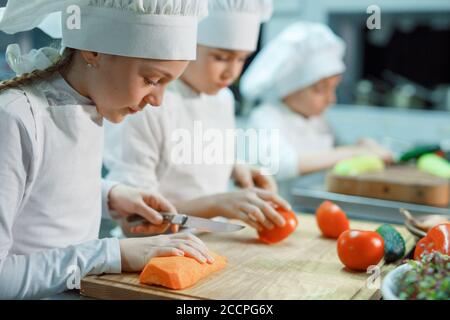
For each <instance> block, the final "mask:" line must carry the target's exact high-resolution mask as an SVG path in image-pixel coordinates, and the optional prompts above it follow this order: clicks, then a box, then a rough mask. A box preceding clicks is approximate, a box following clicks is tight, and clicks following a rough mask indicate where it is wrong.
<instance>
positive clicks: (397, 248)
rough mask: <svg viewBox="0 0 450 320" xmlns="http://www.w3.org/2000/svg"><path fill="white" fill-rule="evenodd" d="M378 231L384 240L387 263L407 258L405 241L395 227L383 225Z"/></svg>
mask: <svg viewBox="0 0 450 320" xmlns="http://www.w3.org/2000/svg"><path fill="white" fill-rule="evenodd" d="M376 231H377V232H378V234H379V235H380V236H381V237H382V238H383V240H384V260H385V261H386V262H387V263H390V262H394V261H397V260H399V259H401V258H403V257H404V256H405V250H406V249H405V239H403V237H402V235H401V234H400V233H399V232H398V231H397V230H395V228H394V227H393V226H391V225H390V224H383V225H382V226H380V227H379V228H378V229H377V230H376Z"/></svg>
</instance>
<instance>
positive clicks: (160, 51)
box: [0, 0, 208, 60]
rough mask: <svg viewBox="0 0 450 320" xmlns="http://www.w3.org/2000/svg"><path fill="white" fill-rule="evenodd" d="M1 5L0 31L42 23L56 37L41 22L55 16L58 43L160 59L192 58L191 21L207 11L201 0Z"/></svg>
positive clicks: (12, 1) (43, 0)
mask: <svg viewBox="0 0 450 320" xmlns="http://www.w3.org/2000/svg"><path fill="white" fill-rule="evenodd" d="M2 9H3V10H2V11H1V12H0V30H2V31H4V32H6V33H10V34H13V33H17V32H21V31H26V30H31V29H33V28H35V27H37V26H38V25H39V24H41V23H43V25H44V26H43V27H42V29H44V31H45V30H46V29H47V30H49V31H50V32H49V34H50V35H52V36H53V37H57V36H58V30H54V28H55V24H54V23H51V21H50V22H48V21H47V23H46V21H45V19H46V18H47V19H48V18H50V19H53V20H54V19H55V15H56V17H58V19H60V24H59V27H60V28H61V26H62V45H63V46H64V47H70V48H74V49H80V50H89V51H95V52H101V53H106V54H112V55H119V56H127V57H134V58H147V59H160V60H195V58H196V40H197V23H198V20H199V19H200V18H202V17H204V16H206V15H207V12H208V8H207V0H33V1H25V0H9V1H8V3H7V5H6V8H2ZM59 13H60V14H59ZM52 14H53V15H52ZM52 28H53V30H52Z"/></svg>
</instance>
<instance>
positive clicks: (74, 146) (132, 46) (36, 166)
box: [0, 0, 207, 299]
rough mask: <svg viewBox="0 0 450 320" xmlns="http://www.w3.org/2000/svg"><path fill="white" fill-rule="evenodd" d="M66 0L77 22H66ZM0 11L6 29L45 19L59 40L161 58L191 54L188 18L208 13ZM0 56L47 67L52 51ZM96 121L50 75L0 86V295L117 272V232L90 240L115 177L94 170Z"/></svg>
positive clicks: (35, 293) (131, 5)
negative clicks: (105, 178) (106, 177)
mask: <svg viewBox="0 0 450 320" xmlns="http://www.w3.org/2000/svg"><path fill="white" fill-rule="evenodd" d="M69 6H70V8H71V9H70V10H69ZM74 6H75V7H78V9H80V11H81V13H82V15H81V16H80V17H78V19H80V18H81V19H82V21H81V25H82V28H77V27H76V23H75V24H74V25H71V24H70V23H66V22H68V21H69V18H70V19H72V18H74V16H73V15H74V14H75V15H76V12H77V10H75V11H73V10H74ZM1 9H2V10H1V11H0V30H2V31H5V32H7V33H11V34H14V33H17V32H21V31H26V30H30V29H32V28H34V27H36V26H38V25H39V24H40V23H43V21H44V22H45V21H47V20H45V19H50V21H47V22H49V23H47V24H45V26H41V27H42V29H43V30H44V31H46V32H49V34H52V35H53V36H55V37H62V43H63V47H70V48H75V49H79V50H90V51H95V52H102V53H106V54H113V55H119V56H129V57H138V58H146V59H163V60H193V59H195V56H196V38H197V21H198V19H199V18H200V17H203V16H204V15H205V14H206V12H207V7H206V2H205V1H203V0H192V1H189V2H186V1H185V0H179V1H173V0H155V1H152V2H151V3H150V2H142V1H140V0H131V1H126V3H125V2H124V1H122V0H71V1H62V0H61V1H55V0H35V1H32V2H31V1H29V2H26V1H25V2H24V1H22V0H9V1H8V3H7V7H6V9H4V8H1ZM61 12H62V14H61ZM54 19H59V23H56V24H55V23H53V22H54ZM71 21H72V22H73V21H74V20H71ZM58 28H59V30H57V29H58ZM6 57H7V61H8V63H9V64H10V66H11V67H12V69H13V70H14V71H15V72H16V74H18V75H20V74H22V73H27V72H32V71H34V70H37V69H45V68H47V67H49V66H50V65H52V64H53V63H54V62H55V60H56V59H57V58H58V52H57V51H56V50H55V49H52V48H42V49H39V50H32V51H31V52H30V53H28V54H26V55H22V54H21V53H20V48H19V47H18V46H14V45H11V46H9V47H8V49H7V52H6ZM55 58H56V59H55ZM102 122H103V119H102V117H101V116H100V115H99V114H98V113H97V111H96V107H95V105H93V103H92V102H91V101H89V100H88V99H86V98H85V97H83V96H81V95H80V94H78V93H77V92H76V91H75V90H74V89H73V88H72V87H71V86H70V85H69V84H68V83H66V81H65V80H64V79H63V78H62V76H61V75H59V74H58V73H56V74H54V75H53V76H52V77H50V78H47V79H45V80H39V81H34V82H33V83H32V84H31V85H27V86H23V87H20V88H14V89H7V90H4V91H2V92H0V299H1V298H33V299H35V298H41V297H45V296H49V295H54V294H57V293H60V292H62V291H64V290H67V289H69V288H71V286H73V285H77V283H76V282H75V283H74V282H73V280H74V279H75V280H76V279H79V278H83V277H84V276H86V275H88V274H101V273H118V272H120V271H121V258H120V248H119V242H118V240H117V239H102V240H99V239H98V231H99V224H100V216H101V210H102V209H104V210H103V212H104V213H105V214H107V208H108V207H107V203H106V201H107V194H108V192H109V190H110V189H111V187H112V186H113V185H114V184H115V182H108V181H103V182H102V180H101V178H100V176H101V172H100V171H101V161H102V160H101V153H102V149H103V127H102ZM102 195H103V204H102ZM74 277H75V278H74Z"/></svg>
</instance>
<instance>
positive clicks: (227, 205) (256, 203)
mask: <svg viewBox="0 0 450 320" xmlns="http://www.w3.org/2000/svg"><path fill="white" fill-rule="evenodd" d="M210 200H211V204H212V209H211V211H212V212H214V213H215V214H216V215H221V216H224V217H227V218H230V219H240V220H242V221H244V222H245V223H247V224H248V225H250V226H252V227H253V228H255V229H257V230H261V229H262V228H263V227H265V228H267V229H273V228H274V226H279V227H282V226H284V224H285V223H286V221H285V219H284V218H283V216H282V215H280V214H279V213H278V212H277V210H276V209H275V207H278V206H280V207H283V208H285V209H286V210H291V206H290V205H289V203H287V201H286V200H284V199H283V198H281V197H280V196H279V195H277V194H275V193H273V192H269V191H266V190H261V189H256V188H252V189H246V190H241V191H236V192H229V193H223V194H218V195H213V196H211V199H210Z"/></svg>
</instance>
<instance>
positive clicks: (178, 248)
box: [119, 233, 214, 272]
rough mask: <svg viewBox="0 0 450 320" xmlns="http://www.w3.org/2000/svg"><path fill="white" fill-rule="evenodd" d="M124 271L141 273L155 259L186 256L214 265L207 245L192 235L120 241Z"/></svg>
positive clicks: (183, 234) (184, 234) (179, 234)
mask: <svg viewBox="0 0 450 320" xmlns="http://www.w3.org/2000/svg"><path fill="white" fill-rule="evenodd" d="M119 244H120V256H121V261H122V271H124V272H138V271H141V270H142V269H143V268H144V267H145V265H146V264H147V263H148V261H149V260H150V259H151V258H154V257H169V256H186V257H191V258H194V259H196V260H197V261H199V262H200V263H213V262H214V258H213V257H212V256H211V254H210V253H209V250H208V249H207V247H206V245H205V244H204V243H203V242H202V241H201V240H200V239H199V238H197V237H196V236H194V235H192V234H190V233H177V234H171V235H160V236H154V237H146V238H130V239H122V240H119Z"/></svg>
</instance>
